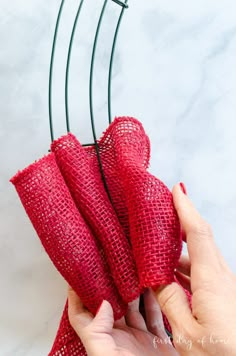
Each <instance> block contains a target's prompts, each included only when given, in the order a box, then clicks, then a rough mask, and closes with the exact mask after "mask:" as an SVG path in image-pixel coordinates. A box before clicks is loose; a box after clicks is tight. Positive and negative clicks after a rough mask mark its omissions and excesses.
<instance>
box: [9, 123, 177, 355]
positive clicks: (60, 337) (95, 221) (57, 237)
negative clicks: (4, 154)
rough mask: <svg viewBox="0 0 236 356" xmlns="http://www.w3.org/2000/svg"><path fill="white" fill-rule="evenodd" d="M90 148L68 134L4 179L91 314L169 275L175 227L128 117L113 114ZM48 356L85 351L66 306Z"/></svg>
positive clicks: (117, 305) (143, 141)
mask: <svg viewBox="0 0 236 356" xmlns="http://www.w3.org/2000/svg"><path fill="white" fill-rule="evenodd" d="M98 145H99V152H100V157H101V161H102V166H103V170H104V175H105V179H106V182H107V186H108V189H109V192H110V197H111V200H110V199H109V197H108V195H107V193H106V190H105V188H104V184H103V180H102V178H101V173H100V169H99V164H98V159H97V155H96V150H95V147H86V148H84V147H82V146H81V144H80V143H79V142H78V140H77V139H76V137H75V136H73V135H72V134H68V135H66V136H63V137H61V138H60V139H58V140H57V141H54V142H53V143H52V146H51V151H52V152H51V153H49V154H48V155H47V156H45V157H43V158H42V159H40V160H39V161H37V162H35V163H33V164H32V165H30V166H29V167H28V168H26V169H25V170H23V171H22V172H19V173H18V174H17V175H16V176H15V177H13V178H12V180H11V181H12V183H13V184H14V185H15V187H16V190H17V192H18V194H19V197H20V199H21V201H22V204H23V206H24V208H25V210H26V213H27V214H28V216H29V218H30V220H31V222H32V224H33V226H34V228H35V230H36V231H37V233H38V236H39V238H40V240H41V242H42V244H43V246H44V248H45V250H46V252H47V253H48V255H49V257H50V258H51V260H52V262H53V263H54V265H55V266H56V268H57V269H58V271H59V272H60V273H61V275H62V276H63V277H64V278H65V279H66V281H67V282H68V283H69V284H70V285H71V286H72V288H73V289H74V290H75V291H76V292H77V294H78V295H79V296H80V298H81V300H82V302H83V303H84V305H85V306H86V307H87V308H88V309H89V310H90V311H91V312H92V313H95V312H96V310H97V308H98V306H99V305H100V303H101V302H102V300H103V299H106V300H108V301H109V302H110V303H111V305H112V307H113V310H114V316H115V319H119V318H120V317H121V316H123V315H124V314H125V312H126V309H127V303H129V302H130V301H132V300H134V299H136V298H137V297H138V296H139V295H140V293H141V292H142V291H143V289H144V288H145V287H157V286H159V285H160V284H168V283H170V282H172V281H173V280H174V269H175V268H176V266H177V263H178V260H179V257H180V253H181V247H182V243H181V232H180V225H179V221H178V218H177V215H176V212H175V209H174V206H173V201H172V194H171V192H170V191H169V190H168V188H167V187H166V186H165V185H164V184H163V183H162V182H161V181H160V180H159V179H157V178H155V177H154V176H153V175H151V174H150V173H149V172H148V171H147V168H148V165H149V158H150V143H149V139H148V137H147V135H146V134H145V132H144V129H143V127H142V125H141V124H140V122H138V121H137V120H136V119H133V118H129V117H123V118H116V119H115V120H114V122H113V123H112V124H111V125H110V126H109V127H108V129H107V130H106V132H105V133H104V135H103V137H102V138H101V140H100V141H99V142H98ZM50 355H51V356H59V355H68V356H71V355H86V352H85V350H84V347H83V345H82V343H81V341H80V339H79V338H78V337H77V336H76V334H75V332H74V331H73V329H72V328H71V326H70V324H69V321H68V315H67V305H66V306H65V310H64V313H63V316H62V319H61V323H60V327H59V330H58V333H57V336H56V340H55V342H54V345H53V348H52V350H51V352H50Z"/></svg>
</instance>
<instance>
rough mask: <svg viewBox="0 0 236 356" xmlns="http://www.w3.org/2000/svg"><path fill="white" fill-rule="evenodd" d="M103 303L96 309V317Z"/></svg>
mask: <svg viewBox="0 0 236 356" xmlns="http://www.w3.org/2000/svg"><path fill="white" fill-rule="evenodd" d="M103 302H104V300H103V301H102V302H101V303H100V304H99V307H98V308H97V311H96V315H97V314H98V312H99V310H100V309H101V306H102V304H103Z"/></svg>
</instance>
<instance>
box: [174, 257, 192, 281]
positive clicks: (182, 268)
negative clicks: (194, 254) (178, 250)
mask: <svg viewBox="0 0 236 356" xmlns="http://www.w3.org/2000/svg"><path fill="white" fill-rule="evenodd" d="M190 270H191V263H190V259H189V257H188V256H185V255H182V256H181V257H180V259H179V262H178V266H177V271H178V272H180V273H183V274H185V275H186V276H188V277H190Z"/></svg>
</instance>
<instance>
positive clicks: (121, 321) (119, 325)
mask: <svg viewBox="0 0 236 356" xmlns="http://www.w3.org/2000/svg"><path fill="white" fill-rule="evenodd" d="M125 325H126V321H125V317H124V316H123V317H122V318H121V319H119V320H116V321H115V322H114V327H115V328H117V329H119V328H123V327H124V326H125Z"/></svg>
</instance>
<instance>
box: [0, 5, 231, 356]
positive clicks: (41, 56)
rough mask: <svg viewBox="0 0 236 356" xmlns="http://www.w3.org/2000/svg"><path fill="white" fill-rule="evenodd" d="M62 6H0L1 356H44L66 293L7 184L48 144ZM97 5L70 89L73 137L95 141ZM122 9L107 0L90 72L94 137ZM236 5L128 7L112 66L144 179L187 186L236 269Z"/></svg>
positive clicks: (68, 13) (90, 12)
mask: <svg viewBox="0 0 236 356" xmlns="http://www.w3.org/2000/svg"><path fill="white" fill-rule="evenodd" d="M59 3H60V2H59V1H55V0H53V1H46V0H34V1H29V0H22V1H20V2H19V1H17V0H11V1H9V0H0V44H1V46H0V102H1V105H0V145H1V147H0V190H1V197H0V212H1V214H0V235H1V237H0V281H1V288H0V356H42V355H46V354H47V352H48V350H49V349H50V346H51V344H52V341H53V338H54V335H55V332H56V328H57V325H58V321H59V318H60V314H61V310H62V306H63V304H64V300H65V294H66V285H65V283H64V282H63V280H62V278H61V277H60V276H59V275H58V273H57V272H56V271H55V269H54V267H53V266H52V264H51V262H50V261H49V259H48V257H47V255H46V254H45V252H44V250H43V248H42V247H41V245H40V243H39V240H38V238H37V236H36V234H35V232H34V230H33V228H32V227H31V225H30V223H29V221H28V218H27V217H26V215H25V213H24V210H23V208H22V206H21V204H20V202H19V200H18V197H17V195H16V192H15V191H14V188H13V187H12V186H11V185H10V183H9V182H8V181H9V178H10V177H11V176H12V175H13V174H14V173H15V172H16V171H17V170H18V169H22V168H23V167H25V166H26V165H28V164H29V163H31V162H32V161H34V160H35V159H37V158H39V157H40V156H42V155H43V154H45V153H46V152H47V150H48V147H49V142H50V140H49V125H48V112H47V85H48V66H49V58H50V50H51V43H52V35H53V28H54V24H55V19H56V14H57V9H58V6H59ZM77 3H78V1H74V0H67V1H66V6H65V11H64V15H63V20H62V26H61V29H60V32H59V37H58V40H59V46H58V51H57V53H56V67H55V85H54V97H53V98H54V118H55V126H56V136H58V135H60V134H61V133H63V132H65V126H64V107H63V80H64V78H63V76H64V66H65V59H66V51H67V46H68V39H69V35H70V31H71V26H72V20H73V17H74V14H75V9H76V7H77ZM101 5H102V1H100V0H96V1H95V0H88V1H85V5H84V10H83V13H82V17H81V25H80V26H79V28H78V32H77V35H76V40H75V49H74V51H73V58H72V73H73V75H72V76H71V83H70V104H71V119H72V124H71V126H72V130H73V131H74V132H75V133H76V134H77V136H78V137H79V139H80V140H81V141H82V142H87V141H90V140H91V130H90V124H89V110H88V108H89V106H88V75H89V63H90V55H91V45H92V39H93V37H94V30H95V26H96V22H97V19H98V14H99V11H100V9H101ZM118 10H119V6H118V5H116V4H114V3H112V2H111V1H109V6H108V12H107V15H106V17H105V21H104V26H103V28H102V31H101V41H100V43H99V47H98V56H97V61H96V70H95V73H96V75H95V82H94V83H95V93H96V94H95V115H96V121H97V122H98V126H97V127H98V132H99V133H101V132H102V130H103V129H104V128H105V127H106V125H107V102H106V80H107V67H108V57H109V53H110V45H111V38H112V32H113V30H114V26H115V21H116V19H117V16H118ZM235 61H236V3H235V1H234V0H225V1H222V0H204V1H203V0H199V1H193V0H191V1H189V0H179V1H174V0H148V1H144V0H135V1H131V0H130V8H129V10H127V11H126V13H125V17H124V20H123V25H122V28H121V32H120V37H119V41H118V44H117V55H116V58H115V63H114V82H113V114H114V115H132V116H136V117H137V118H138V119H140V120H141V121H142V122H143V124H144V127H145V129H146V131H147V133H148V134H149V136H150V138H151V143H152V164H151V171H152V172H153V173H154V174H156V175H158V176H159V177H160V178H161V179H163V180H164V181H165V182H166V183H167V185H168V186H169V187H172V185H173V184H174V183H176V182H178V181H184V182H185V183H186V186H187V188H188V191H189V194H190V196H191V197H192V199H193V201H194V202H195V204H196V206H197V207H198V209H199V210H200V211H201V213H202V214H203V215H204V217H205V218H206V219H207V220H208V221H209V222H210V223H211V224H212V226H213V229H214V231H215V236H216V239H217V243H218V245H219V247H220V249H221V251H222V253H223V254H224V256H225V258H226V260H227V262H228V263H229V264H230V266H231V267H232V269H233V270H234V271H236V258H235V255H236V242H235V241H236V239H235V237H236V204H235V201H236V189H235V182H236V168H235V166H236V165H235V163H236V162H235V152H236V100H235V98H236V66H235Z"/></svg>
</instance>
